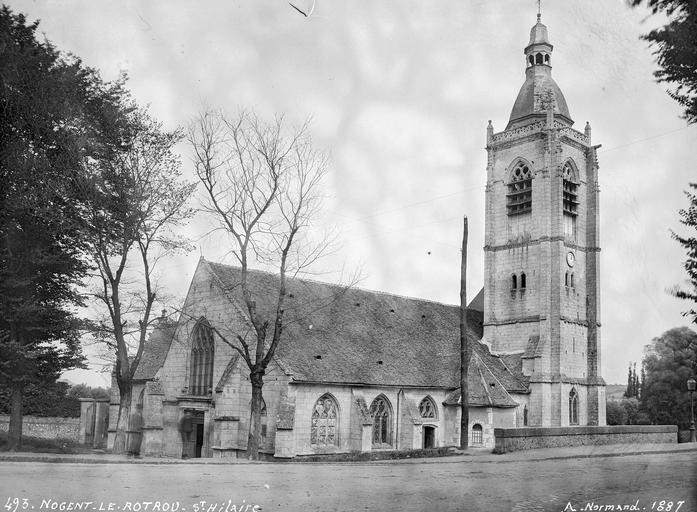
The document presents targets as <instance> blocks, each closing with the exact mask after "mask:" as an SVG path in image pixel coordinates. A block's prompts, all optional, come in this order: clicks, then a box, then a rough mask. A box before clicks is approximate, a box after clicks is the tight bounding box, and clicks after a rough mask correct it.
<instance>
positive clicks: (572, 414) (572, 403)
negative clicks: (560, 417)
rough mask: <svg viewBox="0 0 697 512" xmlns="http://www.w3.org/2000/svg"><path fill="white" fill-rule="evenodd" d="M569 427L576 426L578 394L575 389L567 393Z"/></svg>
mask: <svg viewBox="0 0 697 512" xmlns="http://www.w3.org/2000/svg"><path fill="white" fill-rule="evenodd" d="M569 425H578V393H576V389H575V388H574V389H572V390H571V392H570V393H569Z"/></svg>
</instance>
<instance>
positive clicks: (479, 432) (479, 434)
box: [472, 423, 484, 444]
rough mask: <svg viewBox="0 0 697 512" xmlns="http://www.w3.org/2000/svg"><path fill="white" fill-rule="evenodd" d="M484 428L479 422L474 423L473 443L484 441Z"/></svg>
mask: <svg viewBox="0 0 697 512" xmlns="http://www.w3.org/2000/svg"><path fill="white" fill-rule="evenodd" d="M483 430H484V429H483V428H482V426H481V425H480V424H479V423H475V424H474V425H472V444H482V443H483V442H484V436H483Z"/></svg>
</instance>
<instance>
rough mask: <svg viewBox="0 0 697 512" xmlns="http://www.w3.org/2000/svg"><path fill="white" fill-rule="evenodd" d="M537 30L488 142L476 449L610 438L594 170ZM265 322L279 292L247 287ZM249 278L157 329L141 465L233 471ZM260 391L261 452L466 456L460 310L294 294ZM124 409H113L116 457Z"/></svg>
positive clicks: (258, 276) (140, 414)
mask: <svg viewBox="0 0 697 512" xmlns="http://www.w3.org/2000/svg"><path fill="white" fill-rule="evenodd" d="M552 49H553V47H552V44H551V43H550V42H549V39H548V36H547V28H546V27H545V25H543V24H542V23H541V21H540V16H539V14H538V19H537V23H536V24H535V25H534V27H533V28H532V30H531V32H530V41H529V43H528V45H527V46H526V47H525V50H524V54H525V81H524V83H523V86H522V87H521V89H520V92H519V94H518V97H517V99H516V101H515V103H514V106H513V110H512V112H511V115H510V119H509V122H508V125H507V126H506V129H505V130H504V131H502V132H500V133H495V132H494V128H493V127H492V125H491V122H489V126H488V128H487V154H488V162H487V169H486V173H487V185H486V212H485V224H486V230H485V247H484V255H485V279H484V288H483V290H482V291H481V292H480V293H479V294H478V295H477V297H476V298H475V299H474V300H473V301H472V303H471V304H470V305H469V308H468V312H467V314H468V324H469V332H468V342H469V346H470V353H471V354H472V356H471V361H470V366H469V379H468V386H469V396H468V406H469V420H470V423H469V433H470V446H481V447H489V448H493V446H494V429H495V428H524V427H532V426H538V427H565V426H573V425H579V426H584V425H599V426H602V425H605V391H604V381H603V379H602V377H601V376H600V373H599V367H600V317H599V312H600V305H599V268H598V266H599V252H600V248H599V234H598V227H599V211H598V205H599V200H598V163H597V158H596V148H597V146H593V145H592V143H591V129H590V126H589V125H588V124H587V125H586V127H585V130H584V132H583V133H581V132H579V131H576V130H574V129H573V128H572V125H573V121H572V119H571V115H570V113H569V109H568V107H567V104H566V100H565V99H564V96H563V94H562V92H561V89H560V88H559V86H557V84H556V83H555V81H554V80H553V78H552V75H551V71H552ZM248 281H249V283H250V287H251V289H252V291H253V292H254V294H255V297H256V299H257V308H258V309H259V310H260V311H262V312H266V311H268V312H269V316H271V311H272V308H273V307H274V304H275V298H276V297H277V290H278V283H279V279H278V276H275V275H273V274H270V273H266V272H260V271H250V274H249V277H248ZM240 283H241V270H240V269H239V268H237V267H234V266H228V265H222V264H217V263H213V262H209V261H206V260H204V259H203V258H202V259H201V260H200V261H199V264H198V267H197V269H196V271H195V274H194V277H193V279H192V282H191V285H190V288H189V292H188V295H187V298H186V301H185V304H184V307H183V313H182V314H181V315H180V318H179V321H178V322H177V323H176V324H170V323H168V322H167V321H166V320H164V319H162V320H161V321H160V325H159V326H158V327H157V328H156V329H155V331H154V332H153V334H152V336H151V337H150V340H149V341H148V343H147V345H146V347H145V352H144V354H143V358H142V361H141V364H140V367H139V368H138V372H137V374H136V382H135V385H134V388H133V404H132V408H131V410H132V415H131V422H130V429H129V433H130V435H131V446H132V447H133V446H135V448H134V449H135V450H137V451H140V453H141V454H143V455H163V456H170V457H236V456H240V455H242V454H243V453H244V451H245V450H246V445H247V436H248V425H249V413H250V400H251V384H250V382H249V370H248V369H247V367H246V364H245V362H244V360H243V359H242V358H241V357H240V356H239V354H238V353H237V352H236V351H235V350H234V349H233V348H232V347H230V346H229V345H228V344H226V343H225V342H224V341H223V339H222V338H221V337H220V336H219V335H218V334H217V333H225V337H226V338H228V339H233V338H234V336H235V335H237V334H240V335H243V333H245V332H247V330H248V329H249V323H248V321H247V319H246V314H245V309H244V307H243V302H242V300H241V296H240ZM287 287H288V292H287V296H286V297H287V306H286V309H285V316H284V331H283V338H282V340H281V343H280V344H279V346H278V349H277V351H276V354H275V357H274V358H273V360H272V362H271V365H270V366H269V368H268V370H267V373H266V375H265V377H264V387H263V398H264V407H263V411H262V440H261V450H260V451H261V452H263V453H266V454H268V455H269V456H271V455H272V456H275V457H282V458H292V457H300V456H305V455H315V454H331V453H348V452H356V451H360V452H368V451H373V450H407V449H418V448H436V447H444V446H455V445H458V444H459V436H460V399H461V397H460V391H459V375H460V370H459V362H460V333H459V306H455V305H446V304H440V303H436V302H432V301H427V300H421V299H414V298H407V297H401V296H396V295H391V294H387V293H381V292H375V291H368V290H363V289H359V288H343V287H341V286H338V285H332V284H327V283H320V282H316V281H310V280H302V279H291V280H290V281H289V282H288V286H287ZM117 415H118V392H116V393H115V395H114V397H113V398H112V405H111V413H110V419H111V420H110V421H111V424H110V434H109V439H110V444H111V445H113V436H114V433H115V426H116V425H115V423H116V417H117Z"/></svg>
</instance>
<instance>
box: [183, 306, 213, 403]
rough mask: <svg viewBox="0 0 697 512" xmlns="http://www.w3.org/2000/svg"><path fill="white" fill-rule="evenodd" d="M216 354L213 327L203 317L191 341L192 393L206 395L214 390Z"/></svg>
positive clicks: (190, 390) (190, 389)
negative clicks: (214, 361)
mask: <svg viewBox="0 0 697 512" xmlns="http://www.w3.org/2000/svg"><path fill="white" fill-rule="evenodd" d="M214 355H215V344H214V343H213V329H211V326H210V325H209V324H208V321H206V319H204V318H202V319H201V320H199V321H198V322H197V323H196V327H194V333H193V339H192V342H191V382H190V385H189V393H190V394H192V395H196V396H205V395H209V394H210V393H211V392H212V388H213V358H214Z"/></svg>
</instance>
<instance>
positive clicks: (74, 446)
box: [0, 432, 92, 453]
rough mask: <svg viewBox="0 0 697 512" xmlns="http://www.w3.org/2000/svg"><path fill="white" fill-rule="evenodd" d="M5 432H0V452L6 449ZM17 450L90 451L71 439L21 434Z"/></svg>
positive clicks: (30, 451) (47, 451)
mask: <svg viewBox="0 0 697 512" xmlns="http://www.w3.org/2000/svg"><path fill="white" fill-rule="evenodd" d="M8 445H9V442H8V436H7V432H0V452H6V451H8ZM18 451H19V452H29V453H91V452H92V450H91V449H90V448H89V447H87V446H83V445H81V444H78V443H77V442H75V441H73V440H71V439H43V438H39V437H30V436H22V447H21V448H20V449H19V450H18Z"/></svg>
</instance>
